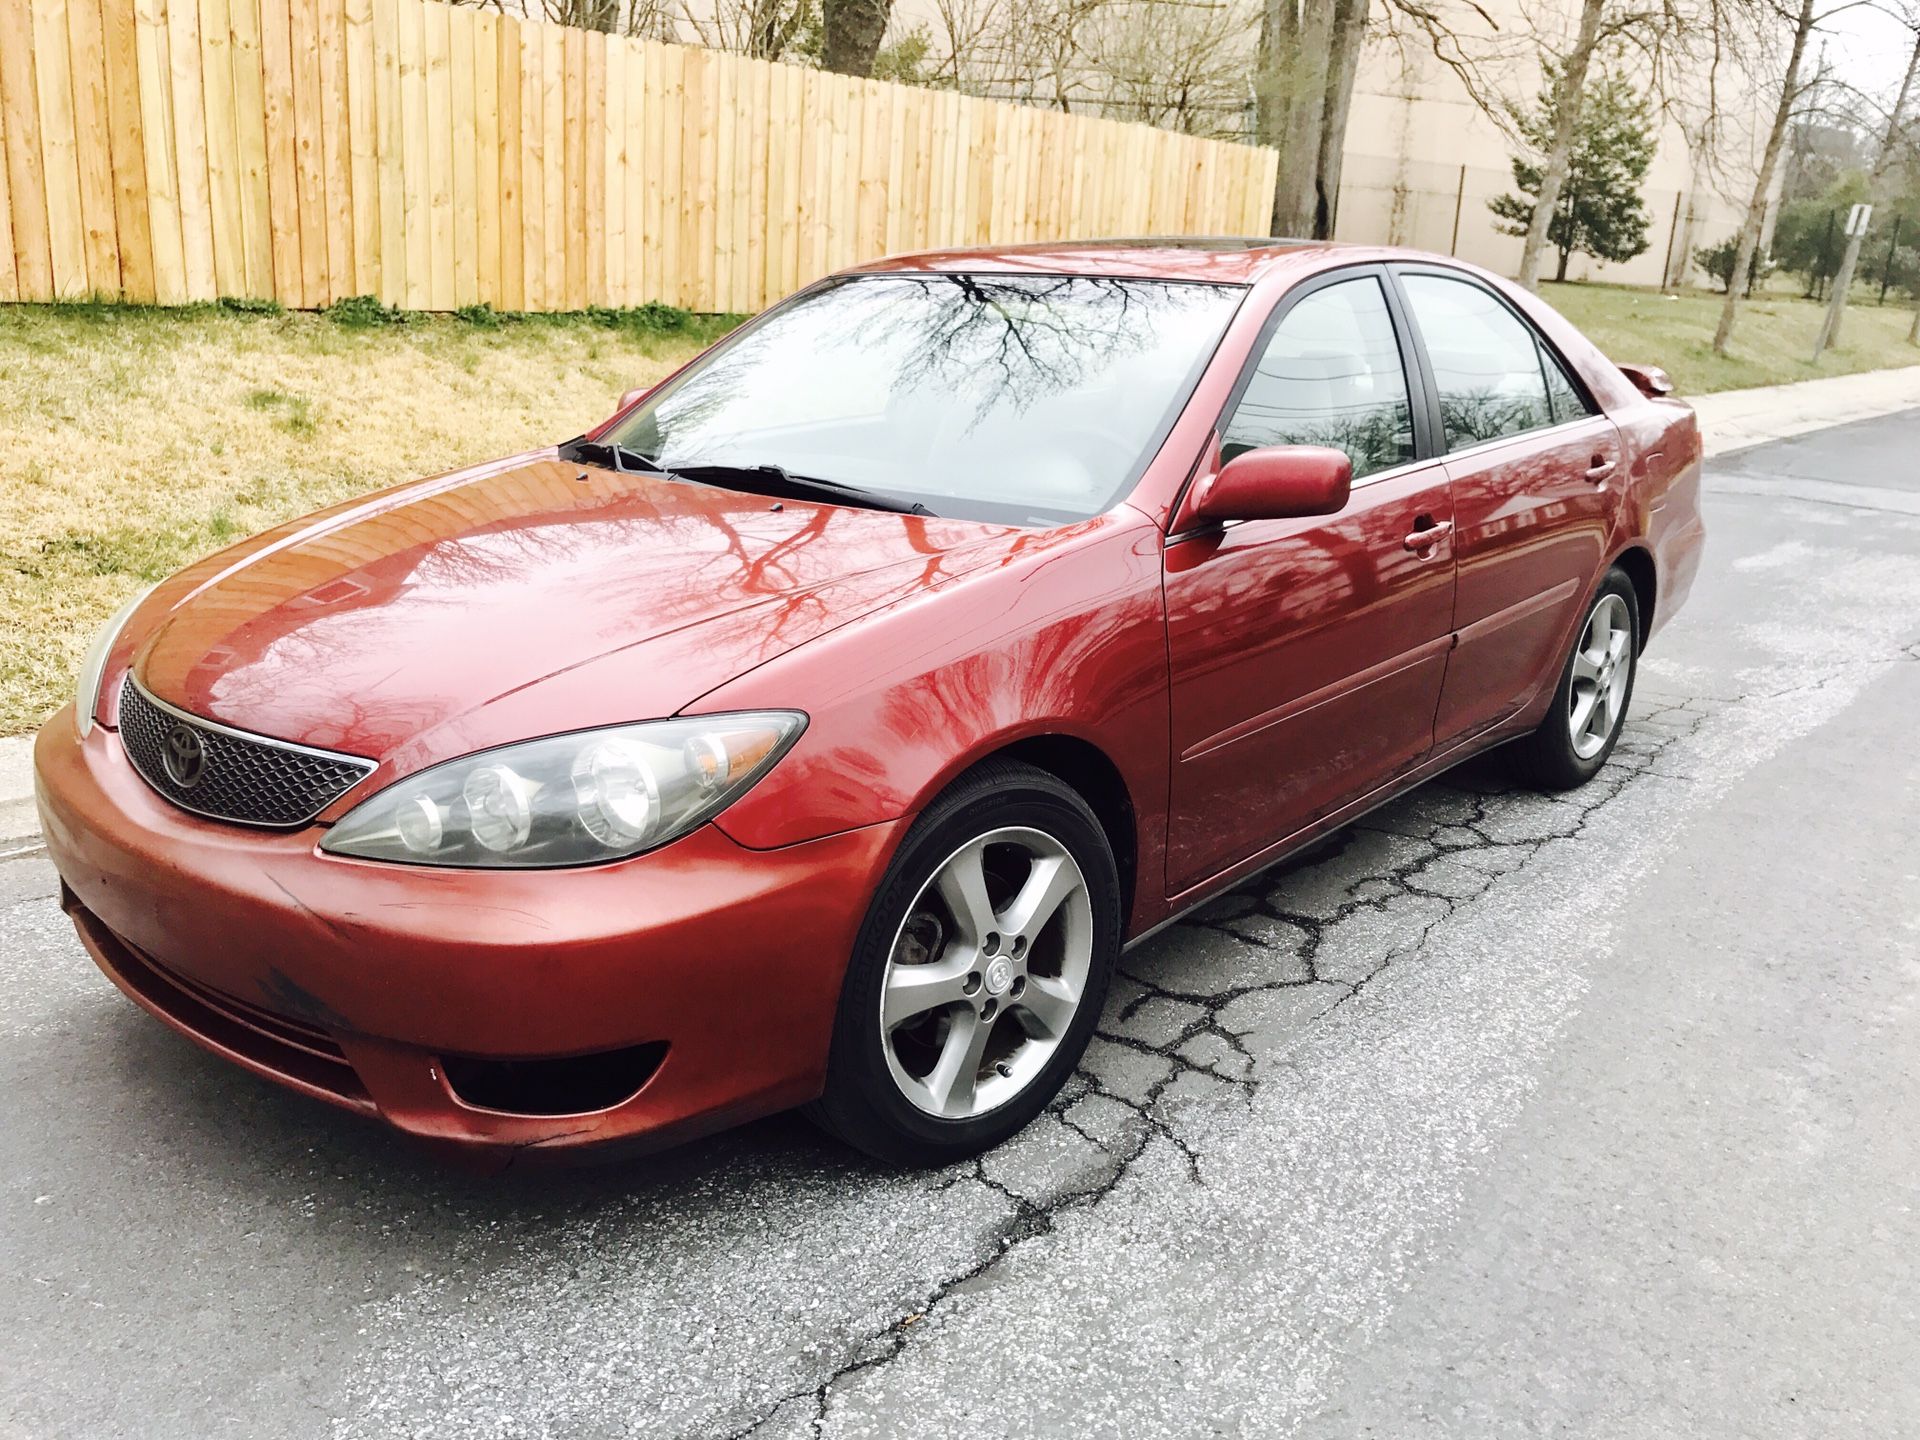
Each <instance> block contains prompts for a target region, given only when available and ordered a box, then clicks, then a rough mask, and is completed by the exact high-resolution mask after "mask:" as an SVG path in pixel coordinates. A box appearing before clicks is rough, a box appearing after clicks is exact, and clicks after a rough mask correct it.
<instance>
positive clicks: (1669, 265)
mask: <svg viewBox="0 0 1920 1440" xmlns="http://www.w3.org/2000/svg"><path fill="white" fill-rule="evenodd" d="M1680 194H1681V192H1680V191H1678V190H1676V191H1674V192H1673V223H1672V224H1671V225H1669V226H1668V227H1667V258H1666V259H1665V260H1663V261H1661V262H1660V287H1661V289H1663V290H1664V289H1665V288H1666V287H1668V286H1669V285H1673V284H1675V283H1676V282H1675V281H1674V278H1673V242H1674V240H1675V238H1676V237H1677V236H1678V235H1679V234H1680Z"/></svg>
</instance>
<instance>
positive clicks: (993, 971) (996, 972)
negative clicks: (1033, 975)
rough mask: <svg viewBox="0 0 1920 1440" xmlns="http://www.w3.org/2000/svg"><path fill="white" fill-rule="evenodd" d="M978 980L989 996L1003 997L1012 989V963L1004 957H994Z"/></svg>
mask: <svg viewBox="0 0 1920 1440" xmlns="http://www.w3.org/2000/svg"><path fill="white" fill-rule="evenodd" d="M980 978H981V981H982V983H984V984H985V985H986V987H987V993H988V994H989V995H1004V994H1006V993H1007V991H1008V990H1010V989H1011V988H1013V963H1012V962H1011V961H1010V960H1008V959H1007V957H1006V956H1004V955H996V956H994V957H993V959H992V961H991V962H989V964H988V965H987V968H986V972H985V973H984V974H983V975H982V976H981V977H980Z"/></svg>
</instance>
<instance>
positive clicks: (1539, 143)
mask: <svg viewBox="0 0 1920 1440" xmlns="http://www.w3.org/2000/svg"><path fill="white" fill-rule="evenodd" d="M1552 105H1553V76H1552V75H1551V74H1549V75H1548V77H1547V88H1546V90H1545V91H1543V92H1542V94H1541V95H1540V98H1539V100H1538V102H1537V103H1536V104H1535V106H1534V108H1533V109H1532V110H1519V109H1515V110H1514V111H1513V122H1514V125H1515V127H1516V128H1517V129H1518V130H1519V132H1520V135H1521V138H1522V139H1523V140H1525V141H1526V143H1527V146H1528V148H1529V149H1530V150H1531V151H1532V152H1533V153H1534V154H1536V155H1538V154H1543V153H1545V151H1546V148H1547V143H1548V141H1549V139H1550V138H1551V136H1550V133H1549V130H1548V125H1549V121H1550V117H1551V115H1552ZM1652 122H1653V109H1652V106H1651V104H1650V103H1649V102H1648V100H1647V98H1646V97H1645V96H1644V95H1641V94H1639V93H1637V92H1635V91H1634V89H1633V88H1632V87H1631V86H1630V85H1628V84H1627V83H1626V82H1624V81H1622V80H1620V79H1618V78H1617V77H1615V76H1612V75H1608V76H1604V77H1602V78H1601V79H1600V80H1599V82H1598V83H1597V84H1596V83H1592V82H1590V83H1589V84H1588V87H1587V95H1586V101H1585V103H1584V104H1583V105H1582V106H1581V108H1580V126H1579V130H1578V131H1577V133H1576V134H1575V137H1574V145H1573V153H1572V157H1571V160H1570V162H1569V165H1568V169H1567V180H1566V184H1565V185H1563V186H1562V187H1561V190H1560V203H1559V204H1558V205H1557V206H1555V207H1554V214H1553V219H1552V220H1551V221H1550V222H1549V223H1548V226H1547V243H1548V244H1550V245H1552V246H1553V248H1554V249H1555V250H1557V251H1558V252H1559V255H1560V259H1559V265H1558V268H1557V269H1556V270H1555V272H1554V277H1553V278H1554V279H1556V280H1565V279H1566V278H1567V263H1568V262H1569V261H1570V260H1571V259H1572V258H1573V257H1574V255H1575V254H1576V253H1577V254H1583V255H1591V256H1593V257H1594V258H1595V259H1597V260H1611V261H1614V262H1619V261H1622V260H1631V259H1633V257H1634V256H1636V255H1639V254H1641V253H1643V252H1644V251H1645V250H1646V248H1647V207H1646V205H1645V203H1644V202H1643V201H1642V200H1641V198H1640V187H1641V185H1642V184H1644V183H1645V181H1646V178H1647V169H1648V167H1649V166H1651V165H1652V164H1653V152H1654V144H1655V142H1654V137H1653V126H1652ZM1540 177H1541V167H1540V165H1539V164H1538V163H1536V162H1535V161H1533V160H1531V159H1528V158H1527V157H1525V156H1521V155H1516V156H1514V157H1513V183H1514V185H1515V187H1516V188H1517V189H1518V191H1519V193H1518V194H1507V195H1500V196H1497V197H1495V198H1494V199H1493V200H1490V201H1489V202H1488V208H1489V209H1491V210H1492V211H1493V213H1494V214H1495V215H1496V216H1497V217H1499V219H1500V220H1501V221H1502V222H1504V223H1502V224H1501V226H1500V229H1501V230H1502V231H1504V232H1505V233H1506V234H1508V235H1525V234H1526V233H1527V221H1528V219H1529V218H1530V217H1531V216H1532V214H1533V201H1534V197H1535V196H1536V195H1538V194H1539V191H1540Z"/></svg>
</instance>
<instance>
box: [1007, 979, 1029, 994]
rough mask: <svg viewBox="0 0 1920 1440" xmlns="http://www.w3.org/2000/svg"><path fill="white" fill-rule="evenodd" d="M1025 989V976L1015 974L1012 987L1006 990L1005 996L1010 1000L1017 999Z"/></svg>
mask: <svg viewBox="0 0 1920 1440" xmlns="http://www.w3.org/2000/svg"><path fill="white" fill-rule="evenodd" d="M1026 990H1027V977H1026V976H1024V975H1016V976H1014V977H1013V988H1012V989H1011V990H1009V991H1007V998H1008V999H1010V1000H1018V999H1019V998H1020V997H1021V996H1022V995H1024V994H1025V993H1026Z"/></svg>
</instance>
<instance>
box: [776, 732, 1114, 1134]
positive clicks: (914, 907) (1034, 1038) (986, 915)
mask: <svg viewBox="0 0 1920 1440" xmlns="http://www.w3.org/2000/svg"><path fill="white" fill-rule="evenodd" d="M1119 945H1120V882H1119V875H1118V873H1117V867H1116V866H1115V864H1114V859H1113V851H1112V847H1111V846H1110V844H1109V843H1108V840H1107V836H1106V833H1105V831H1103V830H1102V828H1101V826H1100V823H1099V821H1098V820H1097V819H1096V818H1095V816H1094V814H1093V812H1092V810H1091V809H1089V808H1088V806H1087V803H1086V801H1085V800H1083V799H1082V798H1081V797H1080V796H1079V795H1078V794H1077V793H1075V792H1074V791H1073V790H1072V789H1071V788H1069V787H1068V786H1067V785H1065V784H1063V783H1062V782H1061V781H1060V780H1058V779H1057V778H1055V777H1054V776H1052V775H1050V774H1048V773H1047V772H1045V771H1042V770H1038V769H1035V768H1033V767H1031V766H1027V765H1018V764H1012V763H1008V762H1004V761H996V762H990V763H989V764H987V765H983V766H981V767H980V768H979V769H978V770H976V771H974V772H972V773H971V774H970V775H968V776H967V777H965V778H964V779H962V780H961V781H960V782H959V783H958V784H957V785H956V786H955V787H954V788H953V789H952V790H950V791H949V792H948V793H947V794H946V795H944V796H942V797H941V798H940V799H939V800H937V801H936V802H935V803H934V804H933V805H931V806H929V807H928V808H927V810H926V811H925V813H923V814H922V815H921V817H920V819H919V820H918V821H917V822H916V823H915V825H914V827H913V829H912V831H910V832H909V834H908V836H907V838H906V840H905V841H903V842H902V844H901V847H900V853H899V854H898V855H897V856H895V858H894V861H893V864H892V865H891V866H890V867H889V869H888V872H887V876H886V878H885V879H884V880H883V881H882V882H881V885H880V889H879V892H878V893H877V894H876V895H875V897H874V900H873V904H872V907H871V908H870V910H869V911H868V914H867V918H866V922H865V923H864V924H863V925H862V927H861V932H860V938H859V940H858V942H857V943H856V945H855V948H854V953H853V956H852V959H851V961H850V963H849V965H848V969H847V979H846V984H845V987H844V990H843V992H842V995H841V1001H840V1012H839V1016H838V1018H837V1019H836V1021H835V1025H834V1036H833V1048H832V1052H831V1054H830V1055H829V1057H828V1064H827V1084H826V1092H825V1093H824V1094H823V1095H822V1096H821V1098H820V1099H819V1100H818V1101H817V1102H815V1104H814V1105H813V1106H812V1107H811V1109H810V1113H811V1114H812V1116H813V1118H814V1119H816V1120H818V1121H819V1122H821V1123H822V1124H823V1125H824V1126H825V1127H826V1128H827V1129H829V1130H832V1131H833V1132H834V1133H836V1134H838V1135H839V1136H840V1137H841V1138H843V1139H845V1140H846V1141H848V1142H849V1143H850V1144H853V1145H855V1146H858V1147H859V1148H860V1149H862V1150H865V1151H867V1152H868V1153H869V1154H871V1155H874V1156H876V1157H878V1158H880V1159H883V1160H887V1161H891V1162H894V1163H904V1164H940V1163H944V1162H947V1161H951V1160H957V1159H961V1158H963V1157H965V1156H967V1155H972V1154H976V1153H978V1152H979V1151H981V1150H985V1149H987V1148H989V1147H991V1146H993V1145H997V1144H999V1143H1000V1141H1002V1140H1004V1139H1006V1138H1007V1137H1008V1136H1010V1135H1012V1134H1013V1133H1014V1132H1015V1131H1017V1130H1019V1129H1020V1128H1021V1127H1022V1126H1023V1125H1025V1124H1026V1123H1027V1122H1028V1121H1030V1120H1031V1119H1033V1117H1034V1116H1035V1115H1037V1114H1039V1113H1040V1111H1041V1110H1042V1109H1043V1108H1045V1106H1046V1104H1047V1102H1048V1101H1049V1100H1051V1099H1052V1098H1053V1097H1054V1095H1055V1094H1057V1093H1058V1092H1059V1089H1060V1087H1061V1085H1063V1084H1064V1083H1065V1082H1066V1079H1067V1077H1068V1076H1069V1075H1070V1074H1072V1072H1073V1067H1074V1066H1075V1065H1076V1064H1077V1063H1078V1062H1079V1059H1080V1056H1081V1054H1082V1053H1083V1052H1084V1051H1085V1049H1086V1046H1087V1041H1088V1039H1089V1038H1090V1037H1091V1035H1092V1033H1093V1027H1094V1024H1095V1023H1096V1022H1097V1021H1098V1019H1099V1015H1100V1006H1101V1003H1102V1002H1103V1001H1104V999H1105V998H1106V991H1107V982H1108V978H1109V976H1110V975H1111V973H1112V970H1113V967H1114V963H1115V960H1116V957H1117V956H1118V953H1119Z"/></svg>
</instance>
